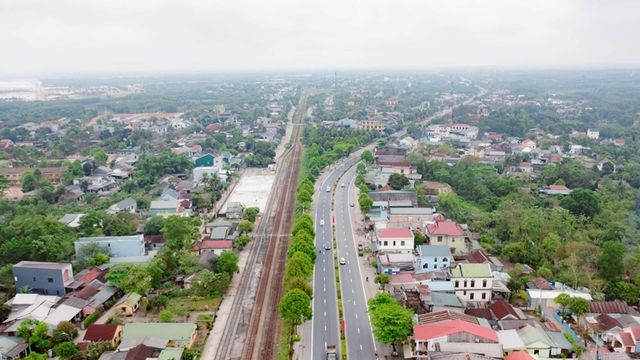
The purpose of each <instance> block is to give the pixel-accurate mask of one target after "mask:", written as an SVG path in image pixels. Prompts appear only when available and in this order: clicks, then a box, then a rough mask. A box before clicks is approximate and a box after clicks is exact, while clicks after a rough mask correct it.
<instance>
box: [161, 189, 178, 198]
mask: <svg viewBox="0 0 640 360" xmlns="http://www.w3.org/2000/svg"><path fill="white" fill-rule="evenodd" d="M160 200H161V201H178V200H180V193H179V192H177V191H175V190H174V189H172V188H167V189H166V190H165V191H164V192H163V193H162V195H160Z"/></svg>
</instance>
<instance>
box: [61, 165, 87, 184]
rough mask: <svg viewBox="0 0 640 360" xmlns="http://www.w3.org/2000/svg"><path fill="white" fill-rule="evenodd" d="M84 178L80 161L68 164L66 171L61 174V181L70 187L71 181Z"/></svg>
mask: <svg viewBox="0 0 640 360" xmlns="http://www.w3.org/2000/svg"><path fill="white" fill-rule="evenodd" d="M83 176H84V169H83V168H82V163H81V162H80V160H76V161H74V162H72V163H71V164H69V166H68V167H67V170H66V171H65V172H64V174H62V181H63V182H64V184H65V185H71V184H72V183H73V179H76V178H81V177H83Z"/></svg>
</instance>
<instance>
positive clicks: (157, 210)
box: [149, 200, 182, 217]
mask: <svg viewBox="0 0 640 360" xmlns="http://www.w3.org/2000/svg"><path fill="white" fill-rule="evenodd" d="M180 208H181V206H180V201H178V200H171V201H157V200H155V201H152V202H151V205H150V206H149V214H150V215H151V217H154V216H156V215H158V214H178V213H179V212H182V210H181V209H180Z"/></svg>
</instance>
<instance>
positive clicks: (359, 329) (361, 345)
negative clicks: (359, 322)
mask: <svg viewBox="0 0 640 360" xmlns="http://www.w3.org/2000/svg"><path fill="white" fill-rule="evenodd" d="M358 334H360V328H358ZM360 350H362V345H360Z"/></svg>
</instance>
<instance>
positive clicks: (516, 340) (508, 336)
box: [496, 329, 530, 360]
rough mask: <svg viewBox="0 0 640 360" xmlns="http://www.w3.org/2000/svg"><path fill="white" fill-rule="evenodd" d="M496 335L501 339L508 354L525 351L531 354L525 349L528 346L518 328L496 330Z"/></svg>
mask: <svg viewBox="0 0 640 360" xmlns="http://www.w3.org/2000/svg"><path fill="white" fill-rule="evenodd" d="M496 335H497V336H498V340H499V341H500V344H502V349H503V350H504V352H505V353H506V354H511V353H513V352H523V353H525V354H526V355H527V356H530V355H529V354H527V352H526V351H523V350H524V349H526V348H527V347H526V346H525V345H524V343H523V342H522V339H521V338H520V335H518V332H517V331H516V329H510V330H501V331H496ZM505 359H506V357H505ZM523 360H524V359H523Z"/></svg>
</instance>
